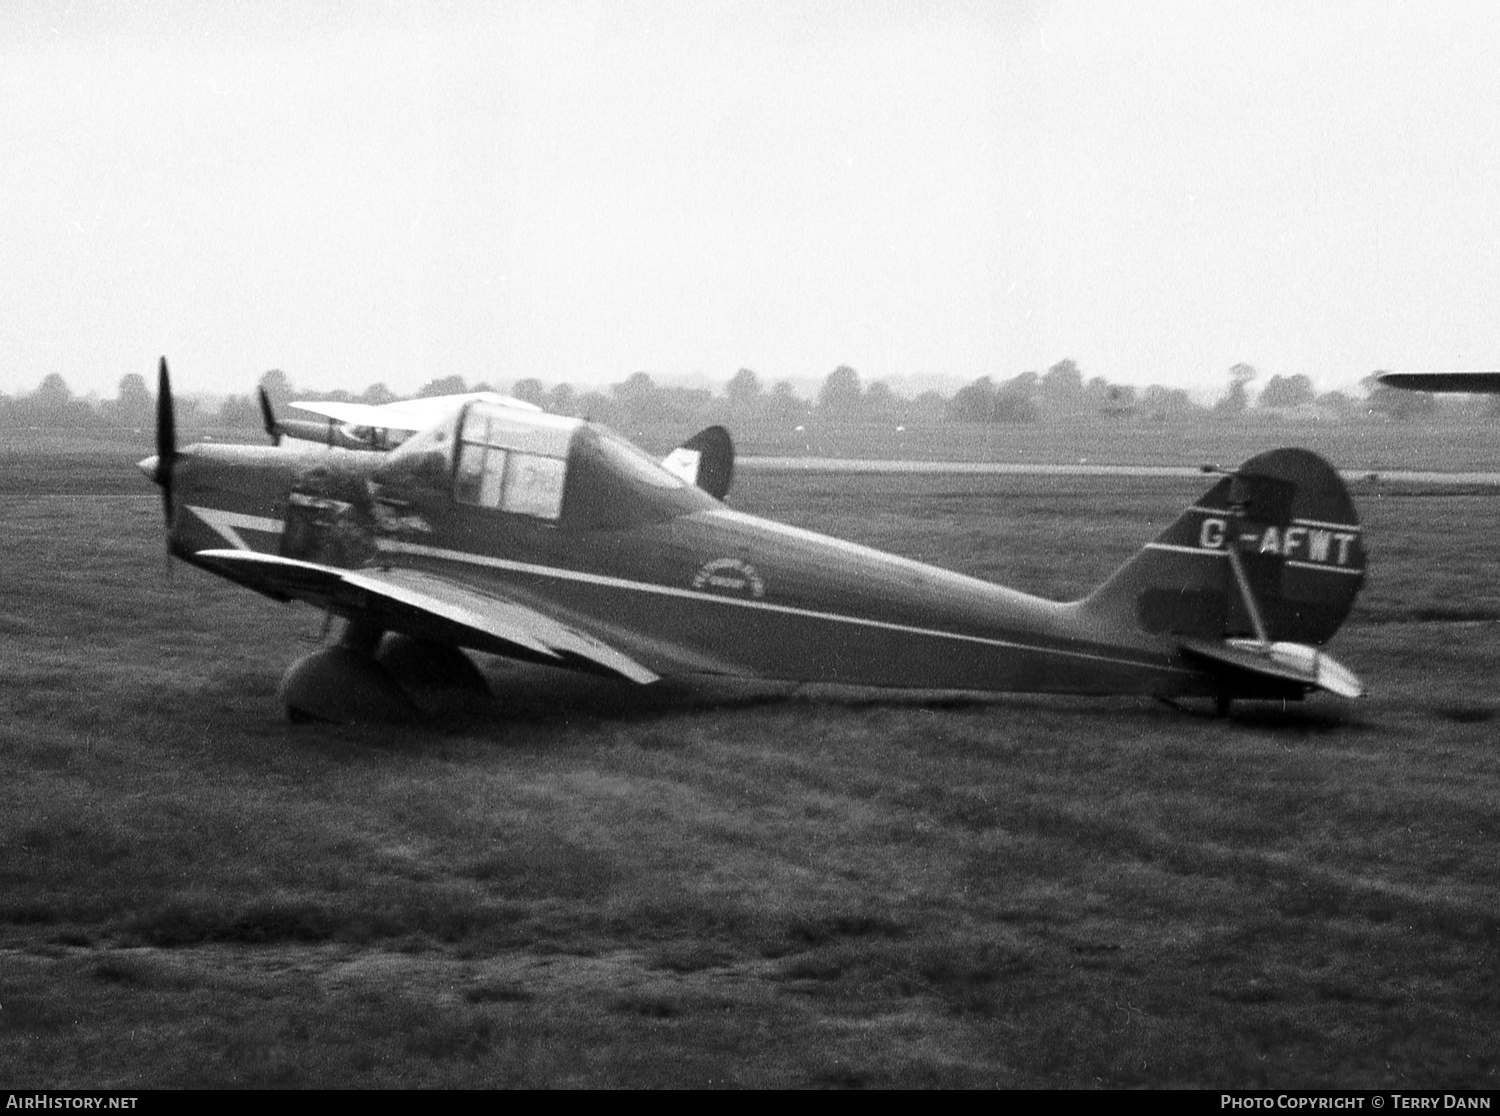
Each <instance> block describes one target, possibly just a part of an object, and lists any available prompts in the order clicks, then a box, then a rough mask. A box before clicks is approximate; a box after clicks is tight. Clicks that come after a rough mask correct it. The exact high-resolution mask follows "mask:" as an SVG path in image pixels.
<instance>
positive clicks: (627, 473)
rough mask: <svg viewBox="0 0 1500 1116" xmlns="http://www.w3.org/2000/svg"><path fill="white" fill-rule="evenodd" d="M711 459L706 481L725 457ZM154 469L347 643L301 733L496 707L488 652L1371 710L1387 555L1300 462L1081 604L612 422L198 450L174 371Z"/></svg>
mask: <svg viewBox="0 0 1500 1116" xmlns="http://www.w3.org/2000/svg"><path fill="white" fill-rule="evenodd" d="M721 433H722V431H721ZM708 440H709V442H712V443H714V444H715V445H717V446H718V447H719V449H718V450H708V449H702V448H700V450H699V452H700V455H701V456H703V457H712V456H715V454H717V453H719V451H721V450H722V448H723V443H722V442H720V441H719V439H718V438H717V437H716V436H715V437H711V438H709V439H708ZM723 441H724V442H727V441H728V438H727V435H725V436H724V439H723ZM730 453H731V456H732V447H731V449H730ZM718 465H719V466H722V465H723V462H722V461H719V462H718ZM139 467H140V469H141V470H142V472H144V473H145V474H146V475H147V476H148V477H150V478H151V479H152V480H153V481H154V482H155V483H156V484H157V485H158V486H160V488H161V490H162V503H163V510H164V513H165V518H166V529H167V540H168V547H169V552H170V553H171V554H173V555H176V556H177V557H178V558H180V559H182V560H183V561H185V562H187V563H189V564H191V565H194V566H197V567H199V568H201V569H204V570H207V571H209V572H210V573H214V574H217V575H219V576H221V577H224V578H227V579H228V580H230V581H232V582H235V583H236V584H239V585H242V586H245V587H246V588H249V589H253V590H255V591H257V592H259V593H262V594H264V595H265V596H268V597H270V598H272V599H274V600H278V601H289V600H301V601H304V602H307V603H309V604H311V605H313V606H314V607H315V608H317V609H320V610H323V611H325V612H326V613H327V614H329V616H330V617H333V616H337V617H339V618H341V619H342V620H343V621H344V626H343V630H342V635H341V637H340V639H339V641H338V643H336V644H333V645H329V646H324V647H322V648H320V649H318V650H315V651H313V652H311V653H309V654H307V655H305V656H304V657H302V658H301V659H299V660H298V661H297V662H295V663H294V664H293V665H292V666H291V667H290V668H289V669H288V670H287V671H286V674H285V675H284V677H283V678H282V681H281V686H280V690H279V700H280V702H281V704H282V705H283V706H284V707H285V710H286V713H287V715H288V716H289V717H290V718H291V719H293V720H299V721H301V720H316V721H329V722H358V721H380V722H396V723H400V722H409V721H412V720H414V719H416V718H417V717H419V716H420V714H419V712H418V707H417V705H416V703H415V702H414V701H413V698H412V695H411V693H410V692H409V690H408V688H407V685H411V684H412V683H413V681H414V680H415V678H416V676H417V675H418V674H421V675H424V676H425V681H426V683H429V684H430V683H432V682H433V681H437V682H440V683H442V684H444V685H451V686H454V687H461V688H474V689H483V687H484V683H483V679H482V677H481V676H480V675H479V673H478V671H477V669H476V668H475V666H474V664H473V662H472V660H470V659H469V658H468V656H467V655H465V654H464V651H477V652H482V653H492V654H497V655H502V656H509V657H512V658H515V659H519V660H523V661H529V662H535V663H543V664H549V665H552V666H558V667H566V668H572V669H577V670H583V671H589V672H593V673H596V674H602V675H606V676H611V677H614V678H617V679H624V680H626V681H628V682H631V683H634V684H638V685H650V684H651V683H654V682H656V681H658V680H659V679H661V678H664V677H669V676H678V675H694V674H698V675H702V674H706V675H718V676H730V677H735V678H746V679H760V680H768V681H769V680H777V681H785V682H804V683H838V684H848V685H855V686H872V687H896V688H912V689H917V690H924V691H937V690H940V691H970V692H972V691H990V692H1011V693H1015V692H1039V693H1065V694H1093V695H1107V694H1108V695H1129V694H1137V695H1150V696H1154V697H1158V698H1161V699H1164V700H1168V701H1173V702H1174V703H1175V701H1176V699H1179V698H1207V699H1211V700H1212V701H1213V702H1214V703H1215V706H1216V708H1217V710H1218V712H1219V713H1220V715H1223V714H1226V713H1227V712H1228V711H1229V707H1230V703H1231V702H1232V701H1234V700H1239V699H1265V700H1279V701H1285V700H1300V699H1302V698H1303V697H1305V696H1307V695H1308V694H1309V693H1311V692H1314V691H1318V690H1323V691H1328V692H1331V693H1333V694H1336V695H1339V696H1342V697H1349V698H1353V697H1358V696H1360V695H1361V694H1362V693H1363V690H1364V688H1363V685H1362V684H1361V683H1360V681H1359V679H1358V678H1357V677H1356V676H1355V675H1354V674H1353V673H1352V672H1351V671H1350V670H1348V669H1347V668H1345V667H1344V666H1342V665H1341V664H1339V663H1338V662H1337V661H1335V660H1334V659H1333V658H1332V657H1331V656H1330V655H1328V654H1327V653H1326V652H1325V651H1323V650H1322V645H1323V644H1324V643H1326V642H1327V641H1328V640H1329V639H1330V638H1331V637H1332V636H1333V635H1334V633H1335V632H1336V631H1337V629H1338V628H1339V626H1340V624H1341V623H1342V622H1343V620H1344V619H1345V617H1346V616H1347V615H1348V613H1349V611H1350V609H1351V608H1352V607H1353V603H1354V599H1355V596H1356V594H1357V592H1358V590H1359V588H1360V586H1361V584H1362V583H1363V581H1364V572H1365V551H1364V546H1363V541H1362V532H1361V529H1360V525H1359V521H1358V518H1357V516H1356V514H1355V510H1354V507H1353V504H1352V502H1351V500H1350V497H1349V493H1348V491H1347V490H1346V489H1345V487H1344V485H1343V483H1342V481H1341V480H1340V479H1339V476H1338V474H1337V473H1336V472H1335V471H1334V470H1333V469H1332V467H1330V466H1329V465H1328V463H1327V462H1325V461H1324V460H1323V459H1322V458H1320V457H1318V456H1317V455H1316V454H1313V453H1311V452H1308V451H1306V450H1301V449H1278V450H1272V451H1270V452H1266V453H1261V454H1258V455H1256V456H1254V457H1251V458H1250V459H1249V460H1248V461H1246V462H1245V463H1244V464H1243V465H1241V466H1240V467H1239V468H1237V469H1233V470H1224V471H1219V472H1220V475H1219V476H1218V477H1217V479H1216V481H1215V482H1214V483H1213V485H1212V487H1211V488H1210V489H1209V490H1208V492H1207V493H1206V494H1205V495H1204V496H1203V497H1202V498H1201V499H1199V500H1198V501H1197V502H1196V503H1194V504H1193V505H1192V506H1191V507H1189V508H1188V509H1187V510H1186V511H1184V512H1183V513H1182V514H1181V515H1180V516H1179V517H1178V518H1177V519H1176V520H1175V521H1173V522H1172V523H1171V524H1170V525H1169V526H1168V527H1167V528H1166V529H1165V530H1163V531H1162V532H1161V533H1160V534H1159V535H1158V536H1157V537H1156V538H1155V539H1154V540H1153V541H1151V542H1149V543H1147V544H1146V545H1145V546H1144V548H1142V549H1141V550H1140V551H1138V552H1137V553H1136V554H1135V556H1134V557H1132V558H1131V559H1130V560H1129V561H1127V562H1126V563H1125V564H1124V565H1123V566H1122V567H1121V568H1120V569H1119V570H1118V571H1116V572H1115V573H1114V574H1113V575H1112V576H1111V577H1109V578H1108V579H1107V580H1106V581H1105V582H1104V583H1103V584H1102V585H1100V586H1099V587H1098V588H1097V589H1095V590H1094V591H1093V592H1092V593H1090V594H1088V595H1087V596H1085V597H1083V598H1082V599H1080V600H1076V601H1070V602H1056V601H1050V600H1045V599H1042V598H1040V597H1034V596H1030V595H1027V594H1025V593H1021V592H1018V591H1016V590H1013V589H1008V588H1005V587H1003V586H1000V585H996V584H992V583H990V582H986V581H983V580H980V579H978V578H974V577H968V576H965V575H962V574H958V573H953V572H950V571H947V570H943V569H939V568H937V567H935V566H930V565H925V564H923V563H920V562H916V561H912V560H910V559H907V558H901V557H897V556H895V555H891V554H886V553H883V552H881V551H878V550H874V549H871V548H869V547H865V546H858V545H855V544H852V543H848V542H843V541H840V540H837V539H834V538H830V537H828V536H825V535H820V534H816V533H814V532H812V531H807V530H803V529H801V528H796V527H790V526H786V525H783V524H779V523H775V522H773V521H770V520H767V519H761V518H758V517H755V516H751V515H747V514H745V513H743V512H739V511H736V510H733V509H731V508H730V507H728V506H726V504H725V503H724V502H723V500H722V498H721V497H723V496H724V495H725V494H726V492H727V482H725V483H724V486H723V487H720V485H719V484H718V483H715V484H713V485H711V487H713V488H715V489H717V491H716V492H712V491H708V490H706V489H705V488H704V487H700V486H698V485H694V484H691V483H689V482H688V481H687V480H685V479H683V477H681V476H679V475H677V474H674V473H673V472H670V471H668V470H667V469H665V468H663V467H662V466H661V465H660V464H659V463H658V462H656V461H654V460H652V459H651V458H650V457H649V456H647V455H646V454H645V453H643V452H642V451H641V450H639V449H637V448H636V447H635V446H633V445H632V444H631V443H629V442H628V441H626V440H625V439H623V438H621V437H620V436H619V435H617V434H615V433H613V432H612V431H610V430H609V429H607V428H606V427H604V426H602V425H598V424H595V423H591V422H587V421H584V420H581V419H576V418H568V417H563V416H560V415H553V414H548V413H546V412H542V411H530V410H522V409H518V408H513V407H507V406H504V405H500V404H496V403H494V402H492V401H488V400H485V399H470V400H466V401H463V402H459V403H456V404H455V405H453V406H452V407H451V408H450V409H449V410H448V411H447V412H446V413H444V414H443V415H441V417H438V418H436V419H435V420H434V421H433V422H432V423H431V424H430V425H428V426H427V427H426V428H425V429H423V430H420V431H417V432H416V433H414V434H413V435H412V436H411V437H410V438H408V439H406V440H405V441H404V442H402V443H401V444H400V445H399V446H397V447H395V448H393V449H390V450H389V451H387V452H384V453H370V452H363V451H352V450H343V449H339V448H336V447H335V448H333V449H328V450H325V451H321V452H317V453H311V452H309V453H303V454H297V453H288V452H287V451H286V450H284V449H274V448H272V447H269V446H235V445H223V444H217V443H202V444H197V445H191V446H186V447H182V448H179V447H178V445H177V439H176V422H175V418H174V414H173V406H172V395H171V384H170V381H169V378H168V373H167V365H166V360H165V359H163V360H162V362H161V366H160V370H159V387H158V398H157V435H156V454H155V455H154V456H152V457H148V458H146V459H145V460H143V461H142V462H140V466H139ZM716 475H717V476H718V480H720V481H723V479H724V478H723V476H722V475H720V474H716ZM403 682H405V683H407V685H403Z"/></svg>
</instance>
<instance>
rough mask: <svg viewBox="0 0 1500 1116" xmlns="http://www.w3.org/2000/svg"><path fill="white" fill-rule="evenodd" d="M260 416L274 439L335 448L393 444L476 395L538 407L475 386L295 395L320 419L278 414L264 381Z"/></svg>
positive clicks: (529, 408)
mask: <svg viewBox="0 0 1500 1116" xmlns="http://www.w3.org/2000/svg"><path fill="white" fill-rule="evenodd" d="M258 394H259V397H260V413H261V419H262V421H263V422H264V424H265V428H266V433H267V434H268V435H269V436H270V438H271V442H272V444H273V445H279V444H280V442H281V439H282V438H296V439H298V440H300V441H304V442H316V443H318V444H320V445H325V446H330V447H337V448H338V449H351V450H375V451H377V452H383V451H385V450H392V449H395V448H396V447H397V446H399V445H400V444H401V443H402V442H404V441H405V440H406V439H407V438H408V437H410V436H411V435H412V434H414V433H415V432H416V431H418V430H421V429H423V428H425V427H427V426H430V425H431V424H432V423H433V422H435V421H437V420H438V419H440V418H442V417H443V416H444V415H446V414H448V413H450V412H451V411H453V410H454V409H455V408H457V407H459V406H461V405H462V404H464V403H469V402H473V401H475V400H481V401H483V402H485V403H488V404H492V405H495V406H500V407H514V408H516V409H518V410H522V411H540V410H541V408H540V407H538V406H536V405H535V404H534V403H527V402H526V401H525V400H524V399H517V398H515V397H514V396H511V395H501V394H500V393H499V392H494V391H474V392H469V393H467V394H464V395H433V396H427V397H425V398H420V399H400V400H396V401H395V402H392V403H351V402H344V401H342V400H326V401H324V400H301V399H299V400H297V401H295V402H294V403H292V406H293V407H296V408H297V409H298V410H301V411H307V412H309V413H310V414H314V415H320V416H322V417H321V419H298V418H281V417H279V416H277V414H276V412H275V410H274V409H273V407H272V406H271V397H270V396H269V395H268V394H267V393H266V389H265V388H264V387H262V388H260V390H259V393H258Z"/></svg>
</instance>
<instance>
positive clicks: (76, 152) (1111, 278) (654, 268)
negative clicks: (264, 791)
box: [0, 0, 1500, 396]
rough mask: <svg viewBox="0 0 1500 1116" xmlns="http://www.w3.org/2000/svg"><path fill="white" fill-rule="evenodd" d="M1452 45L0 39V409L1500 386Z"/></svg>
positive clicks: (528, 24) (392, 36)
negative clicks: (375, 393)
mask: <svg viewBox="0 0 1500 1116" xmlns="http://www.w3.org/2000/svg"><path fill="white" fill-rule="evenodd" d="M1497 57H1500V8H1496V7H1495V6H1494V5H1491V4H1485V3H1474V4H1443V3H1410V4H1405V3H1385V2H1380V0H1376V2H1364V3H1331V2H1330V3H1315V2H1313V3H1306V2H1297V3H1291V2H1288V3H1275V2H1266V0H1260V2H1256V3H1247V4H1210V3H1201V2H1190V3H1182V4H1163V3H1103V2H1101V3H1014V4H1006V3H999V2H995V0H991V2H988V3H985V2H980V3H966V2H957V0H955V2H949V3H945V2H932V3H902V2H896V0H891V2H880V0H862V2H857V3H848V4H845V3H835V2H818V0H793V2H787V3H778V2H775V0H763V2H746V3H733V2H712V0H685V2H681V3H678V2H675V0H641V2H637V3H629V2H607V3H586V2H577V3H569V2H567V0H544V2H542V3H535V4H532V3H514V4H501V3H474V4H465V3H454V4H441V3H426V2H418V0H393V2H390V3H386V4H373V3H368V4H366V3H359V4H350V3H333V2H323V3H317V2H314V3H305V2H299V3H289V4H284V5H279V4H274V3H264V2H259V3H245V4H234V3H216V4H202V3H197V2H192V3H180V4H179V3H151V2H146V0H137V2H131V3H124V2H121V3H114V4H102V3H101V4H93V3H86V2H78V3H61V2H58V3H45V4H27V3H24V2H15V0H10V2H7V3H6V4H4V5H3V6H0V203H3V204H0V390H4V391H11V392H14V391H18V390H30V389H31V388H32V387H34V386H35V385H36V384H37V383H38V382H39V381H40V380H41V379H42V377H43V376H45V375H46V374H48V373H50V372H60V373H62V374H63V376H64V377H66V379H67V381H68V383H69V384H70V386H72V387H73V389H74V390H75V392H79V393H84V392H89V391H96V392H99V393H101V394H103V395H106V396H112V395H113V394H114V393H115V388H116V385H117V384H118V382H119V379H120V377H121V376H122V375H124V374H126V373H129V372H140V373H143V374H146V375H148V376H149V375H150V374H151V373H152V370H153V369H154V367H155V361H156V358H157V356H158V355H160V354H163V353H165V354H166V355H167V356H168V358H169V359H170V360H171V362H172V365H173V371H174V376H175V380H176V383H177V384H178V386H179V390H182V391H184V392H188V393H192V392H205V393H222V392H229V391H236V392H242V391H248V390H250V388H251V387H252V386H253V384H254V382H255V380H256V379H257V378H258V377H259V376H260V375H261V374H262V373H263V372H265V371H266V370H267V369H269V368H273V367H278V368H281V369H284V370H285V371H286V372H287V374H288V375H289V376H290V377H291V378H292V380H293V381H294V382H295V383H298V384H301V385H304V386H322V387H351V388H357V387H362V386H364V385H367V384H369V383H372V382H374V381H377V380H383V381H385V382H386V383H387V384H389V385H390V386H391V387H392V388H394V389H395V390H397V391H402V392H409V391H412V390H415V389H416V388H417V387H418V386H420V385H421V384H422V383H423V382H425V381H426V380H428V379H431V378H433V377H435V376H441V375H447V374H450V373H458V374H460V375H462V376H464V377H465V379H466V380H469V381H471V382H473V381H477V380H487V381H489V382H491V383H494V384H496V385H498V386H502V387H504V386H508V385H509V384H510V383H512V382H513V381H514V380H516V379H518V378H520V377H523V376H536V377H539V378H541V379H542V380H544V381H548V382H555V381H561V380H568V381H571V382H573V383H574V384H581V383H589V382H613V381H616V380H620V379H623V378H624V377H625V376H626V375H628V374H629V373H631V372H634V371H637V370H644V371H647V372H649V373H651V374H652V376H653V377H655V378H656V379H657V380H658V381H663V382H688V381H693V380H697V381H700V382H703V383H707V384H714V385H718V384H722V383H723V382H724V381H726V380H727V379H728V378H729V377H730V376H731V375H733V373H734V372H735V370H736V369H738V368H741V367H748V368H751V369H754V370H755V371H756V372H757V373H759V374H760V376H761V378H762V380H763V381H764V382H766V383H767V384H770V383H771V382H774V381H776V380H779V379H792V380H794V381H796V382H798V383H799V385H814V384H816V383H817V382H819V381H821V380H822V378H823V377H824V376H826V375H827V373H828V372H829V371H831V370H832V369H833V368H834V367H835V366H836V365H839V364H850V365H852V366H853V367H855V368H856V369H857V370H858V371H859V372H860V374H861V376H862V378H863V379H864V380H865V381H866V382H869V381H873V380H878V379H885V380H888V381H890V382H891V383H892V384H893V385H895V386H897V387H898V388H908V387H910V386H913V385H915V383H916V382H917V381H918V380H919V378H922V377H933V378H937V379H938V380H939V381H940V383H941V386H943V387H945V388H948V389H951V388H952V387H954V386H957V385H959V384H961V383H964V382H967V381H969V380H972V379H974V378H975V377H977V376H980V375H986V374H988V375H991V376H994V377H996V378H997V379H999V378H1003V377H1008V376H1012V375H1015V374H1016V373H1018V372H1022V371H1026V370H1029V369H1036V370H1044V369H1045V368H1046V367H1047V366H1048V365H1050V364H1052V363H1054V362H1056V361H1057V360H1060V359H1062V358H1064V357H1071V358H1073V359H1074V360H1076V361H1077V362H1078V363H1079V365H1080V366H1081V367H1082V369H1083V371H1084V374H1085V376H1093V375H1103V376H1106V377H1108V378H1109V379H1111V380H1116V381H1124V382H1132V383H1137V384H1145V383H1150V382H1156V383H1164V384H1169V385H1172V386H1179V387H1186V388H1189V389H1192V390H1194V391H1196V392H1198V393H1199V394H1201V395H1204V396H1212V395H1216V394H1219V393H1220V392H1222V390H1223V387H1224V385H1225V384H1226V382H1227V369H1228V368H1229V366H1230V365H1232V364H1235V363H1236V362H1241V361H1244V362H1248V363H1250V364H1253V365H1255V366H1256V367H1257V368H1258V369H1260V370H1261V372H1262V374H1263V375H1267V376H1269V375H1271V374H1276V373H1279V374H1282V375H1289V374H1294V373H1305V374H1306V375H1308V376H1310V377H1312V379H1313V380H1314V381H1315V383H1316V384H1317V385H1318V386H1319V387H1320V388H1321V389H1329V388H1334V387H1349V386H1351V385H1353V384H1355V383H1356V382H1357V381H1358V380H1359V379H1360V378H1361V377H1363V376H1365V375H1368V374H1369V373H1370V372H1371V371H1372V370H1375V369H1377V368H1492V367H1496V366H1500V201H1497V190H1500V64H1497V63H1496V61H1495V59H1496V58H1497Z"/></svg>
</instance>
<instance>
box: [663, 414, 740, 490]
mask: <svg viewBox="0 0 1500 1116" xmlns="http://www.w3.org/2000/svg"><path fill="white" fill-rule="evenodd" d="M662 467H663V468H665V469H666V470H667V471H668V472H671V473H674V474H675V475H677V476H679V477H681V478H682V479H683V480H685V481H687V482H688V483H689V484H696V485H697V486H698V487H699V488H701V489H703V491H704V492H707V493H708V494H709V495H710V496H712V497H713V498H714V499H715V500H722V499H724V497H725V496H726V495H727V494H728V493H729V486H730V484H731V483H732V482H733V481H734V442H733V441H732V440H731V439H730V437H729V431H727V430H725V429H724V428H723V427H722V426H709V427H706V428H705V429H703V430H700V431H698V433H696V434H694V435H693V436H692V437H691V438H689V439H688V440H687V441H685V442H683V443H682V445H680V446H678V447H677V448H676V449H674V450H673V451H672V452H671V453H669V454H667V456H666V457H665V458H664V459H663V460H662Z"/></svg>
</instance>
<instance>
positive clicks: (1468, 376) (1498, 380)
mask: <svg viewBox="0 0 1500 1116" xmlns="http://www.w3.org/2000/svg"><path fill="white" fill-rule="evenodd" d="M1380 382H1381V383H1382V384H1389V385H1390V386H1391V387H1398V388H1405V389H1406V390H1407V391H1447V392H1464V393H1467V394H1470V395H1500V372H1386V373H1385V374H1384V375H1382V376H1381V377H1380Z"/></svg>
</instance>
